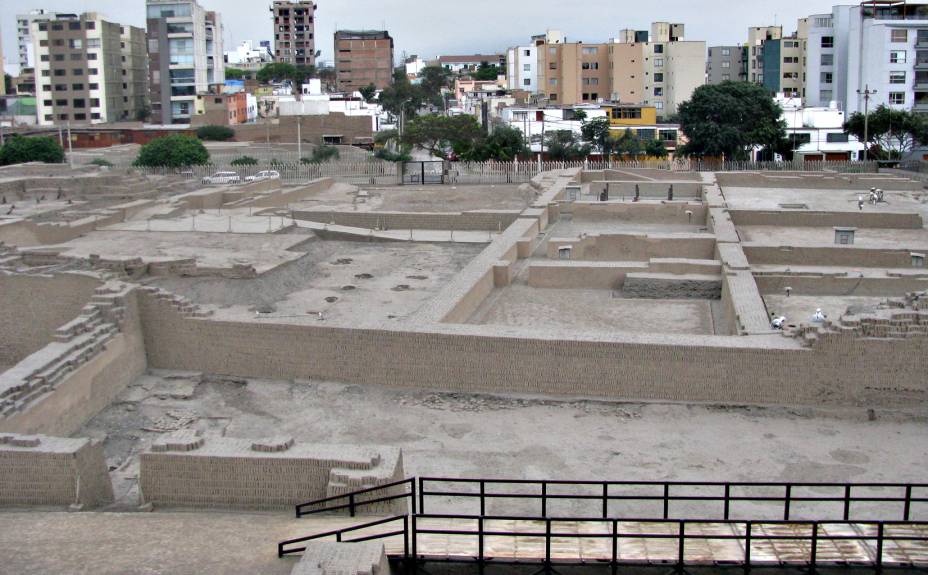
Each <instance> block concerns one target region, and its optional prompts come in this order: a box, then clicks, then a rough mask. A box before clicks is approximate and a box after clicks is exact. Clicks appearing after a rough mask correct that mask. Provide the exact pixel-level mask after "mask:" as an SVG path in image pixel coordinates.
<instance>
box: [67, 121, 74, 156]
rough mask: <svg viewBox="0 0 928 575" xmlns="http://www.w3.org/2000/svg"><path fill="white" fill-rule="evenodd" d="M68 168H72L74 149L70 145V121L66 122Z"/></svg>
mask: <svg viewBox="0 0 928 575" xmlns="http://www.w3.org/2000/svg"><path fill="white" fill-rule="evenodd" d="M68 166H70V167H72V168H73V167H74V147H73V146H72V145H71V121H70V120H69V121H68Z"/></svg>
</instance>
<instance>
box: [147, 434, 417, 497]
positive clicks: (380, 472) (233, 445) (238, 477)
mask: <svg viewBox="0 0 928 575" xmlns="http://www.w3.org/2000/svg"><path fill="white" fill-rule="evenodd" d="M140 462H141V467H140V472H139V489H140V493H141V499H142V501H143V502H145V503H152V504H154V505H165V506H192V507H220V508H243V509H284V508H290V507H293V506H294V505H297V504H300V503H306V502H308V501H312V500H317V499H323V498H325V497H332V496H335V495H341V494H344V493H349V492H351V491H357V490H360V489H365V488H368V487H375V486H377V485H383V484H386V483H392V482H394V481H398V480H401V479H403V473H404V472H403V458H402V453H401V452H400V450H399V449H396V448H392V447H376V448H374V447H370V448H360V447H357V448H352V447H349V446H343V445H338V446H334V445H333V446H326V445H316V444H308V443H305V444H304V443H299V444H297V443H295V442H294V441H293V439H292V438H290V437H276V438H269V439H256V440H252V439H236V438H230V437H211V438H208V439H206V438H203V437H201V436H198V435H197V434H196V433H195V432H193V431H189V430H187V431H180V432H175V433H173V434H169V435H166V436H163V437H161V438H159V439H158V440H157V441H155V443H153V444H152V446H151V448H150V449H149V450H148V451H146V452H144V453H142V454H141V456H140ZM384 495H385V494H384V493H378V494H374V495H371V496H368V497H370V498H376V497H381V496H384ZM360 500H363V498H360V497H359V501H360ZM346 503H347V501H346ZM400 508H404V509H405V502H404V501H399V502H396V503H383V504H379V505H378V504H375V505H372V506H369V507H364V508H362V509H361V511H362V512H364V513H374V512H378V511H379V512H386V511H393V510H398V509H400Z"/></svg>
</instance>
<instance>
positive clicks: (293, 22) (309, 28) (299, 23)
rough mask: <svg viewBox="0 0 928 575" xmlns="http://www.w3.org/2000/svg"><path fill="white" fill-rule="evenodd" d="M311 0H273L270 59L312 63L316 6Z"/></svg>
mask: <svg viewBox="0 0 928 575" xmlns="http://www.w3.org/2000/svg"><path fill="white" fill-rule="evenodd" d="M318 8H319V6H318V5H317V4H316V3H315V2H313V0H274V3H273V4H272V5H271V13H272V14H273V17H274V60H276V61H277V62H285V63H287V64H293V65H294V66H315V65H316V9H318Z"/></svg>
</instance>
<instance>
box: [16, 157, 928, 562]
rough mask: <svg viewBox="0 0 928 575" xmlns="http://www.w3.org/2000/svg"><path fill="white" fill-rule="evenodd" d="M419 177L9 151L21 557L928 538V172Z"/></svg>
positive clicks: (144, 558)
mask: <svg viewBox="0 0 928 575" xmlns="http://www.w3.org/2000/svg"><path fill="white" fill-rule="evenodd" d="M423 174H424V168H423ZM401 179H402V178H394V179H391V178H389V177H386V178H377V177H371V178H370V179H367V178H355V179H350V178H348V179H346V178H338V177H323V178H317V179H313V180H311V181H302V182H297V181H293V180H289V179H284V180H265V181H258V182H253V183H246V184H239V185H228V186H206V185H203V184H201V183H200V181H199V180H198V179H196V178H189V177H185V176H184V175H183V174H180V175H151V174H149V175H143V174H139V173H135V172H132V171H131V170H130V171H127V170H117V169H114V170H109V171H107V170H101V169H100V168H95V167H94V168H91V167H83V168H74V169H69V168H67V167H64V166H61V167H57V166H48V165H30V164H27V165H21V166H11V167H7V168H2V169H0V196H2V202H3V203H2V204H0V310H2V312H3V314H4V317H3V320H2V321H0V550H2V551H0V555H2V556H3V557H6V558H8V559H5V562H6V567H7V568H10V569H11V571H9V572H11V573H29V572H36V573H47V572H65V571H67V569H62V566H66V565H71V564H83V565H86V566H87V569H89V570H88V571H86V572H88V573H91V572H92V573H153V572H165V573H207V572H216V573H220V572H221V573H233V574H235V573H242V574H245V573H249V574H258V573H260V574H265V573H267V574H278V573H279V574H284V573H294V574H306V575H308V574H335V573H339V574H350V575H355V574H361V573H370V574H386V573H389V572H391V571H392V572H394V573H401V572H404V570H409V571H408V572H412V571H411V570H410V569H412V566H414V565H416V564H417V563H418V562H420V561H422V562H424V561H430V560H440V561H447V560H455V561H457V560H460V561H474V562H476V563H478V564H479V565H481V566H482V565H484V564H485V563H488V562H489V563H494V562H496V563H507V562H515V563H518V562H525V563H530V564H533V565H534V566H535V567H536V569H533V570H532V571H534V570H537V568H538V567H551V566H552V565H554V564H556V563H558V562H563V563H579V564H584V565H588V566H594V567H595V566H599V567H603V568H605V569H606V570H609V569H610V568H613V569H614V568H616V567H617V566H618V565H622V564H638V563H641V564H660V565H671V566H674V565H676V566H678V567H682V565H684V564H693V565H716V564H722V563H731V564H739V565H740V564H746V565H748V566H750V565H752V564H757V565H768V564H770V565H773V564H777V565H782V564H791V565H809V564H811V565H812V567H813V568H814V567H815V565H816V564H818V563H822V564H839V565H850V564H866V565H868V566H877V567H880V566H883V565H886V566H916V567H917V566H920V567H924V566H926V565H928V523H919V522H920V521H925V520H926V516H928V485H926V484H925V483H924V481H925V479H924V461H925V457H926V456H928V431H926V429H928V428H926V426H925V421H926V417H928V269H926V267H925V258H926V255H925V254H928V229H926V219H928V191H926V190H925V185H924V182H922V181H918V180H914V179H911V178H909V177H906V176H903V175H899V174H898V173H836V172H829V171H817V172H717V173H711V172H689V171H671V170H658V169H646V168H622V169H605V170H594V169H585V168H583V167H573V168H567V167H561V168H556V167H554V168H552V169H550V170H547V171H542V172H540V173H538V175H535V176H534V177H532V178H531V179H530V180H529V178H526V179H525V180H526V181H519V180H515V181H512V178H507V179H508V180H509V181H506V179H504V180H501V181H499V182H497V183H485V184H468V183H461V182H459V181H455V180H454V178H453V177H451V176H449V177H448V178H447V179H446V178H445V177H442V178H441V181H438V182H435V183H423V182H422V181H419V182H408V181H407V182H403V183H400V181H399V180H401ZM871 189H878V190H880V191H881V194H880V196H879V197H876V196H874V199H873V201H871V200H870V191H871ZM636 482H640V483H636ZM761 483H762V484H763V485H759V484H761ZM507 496H508V497H507ZM320 511H322V512H325V513H319V512H320ZM539 512H540V513H539ZM640 519H649V520H650V519H653V520H655V523H654V524H653V525H652V524H650V523H647V522H641V521H639V520H640ZM695 520H700V521H697V522H694V521H695ZM649 525H650V527H649ZM649 529H650V531H649ZM327 534H328V535H327ZM790 537H792V538H790ZM359 540H360V541H359ZM39 547H41V549H39ZM428 568H429V569H430V570H432V567H431V566H429V567H428ZM3 569H4V567H2V566H0V571H3ZM430 572H433V571H430Z"/></svg>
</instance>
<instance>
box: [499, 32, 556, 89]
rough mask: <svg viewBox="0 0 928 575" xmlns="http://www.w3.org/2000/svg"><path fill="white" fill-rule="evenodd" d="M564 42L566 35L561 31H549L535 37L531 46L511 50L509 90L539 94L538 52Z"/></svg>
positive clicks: (508, 63)
mask: <svg viewBox="0 0 928 575" xmlns="http://www.w3.org/2000/svg"><path fill="white" fill-rule="evenodd" d="M563 41H564V35H563V34H562V33H561V32H560V31H559V30H548V31H547V32H545V33H544V34H539V35H536V36H533V37H532V43H531V44H528V45H525V46H516V47H514V48H510V49H509V50H508V51H507V52H506V83H507V85H508V87H509V89H510V90H524V91H526V92H530V93H533V94H536V93H538V92H539V85H538V66H539V64H538V51H539V49H540V48H542V47H543V46H544V45H545V44H560V43H561V42H563Z"/></svg>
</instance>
